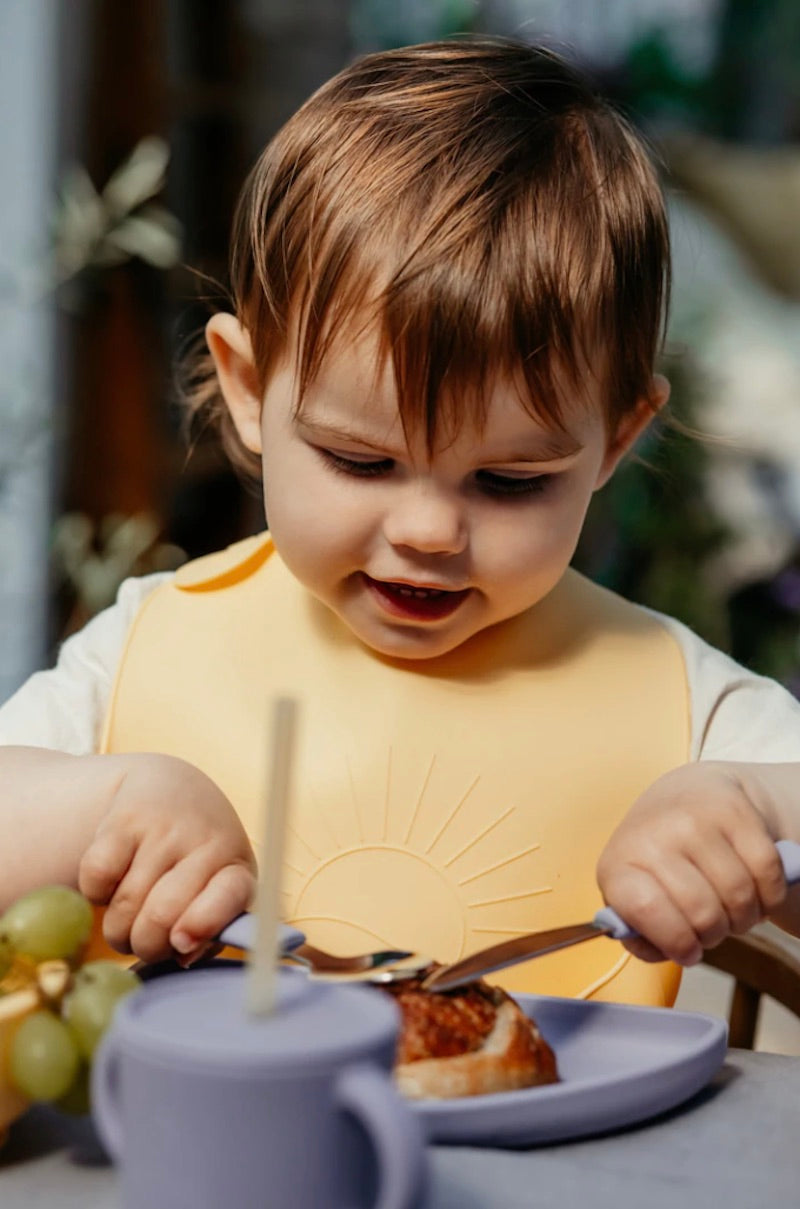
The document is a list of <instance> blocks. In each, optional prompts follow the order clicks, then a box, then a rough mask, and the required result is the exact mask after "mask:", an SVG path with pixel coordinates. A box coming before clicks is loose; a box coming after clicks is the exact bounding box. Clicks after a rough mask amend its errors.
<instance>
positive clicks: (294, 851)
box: [283, 748, 552, 961]
mask: <svg viewBox="0 0 800 1209" xmlns="http://www.w3.org/2000/svg"><path fill="white" fill-rule="evenodd" d="M465 763H466V761H463V762H462V766H461V768H460V769H459V772H458V774H454V773H453V771H452V768H451V770H450V772H449V774H448V773H446V772H445V771H444V770H443V768H442V763H441V761H439V760H438V758H437V755H436V754H433V755H431V756H430V757H429V758H427V763H424V762H422V761H421V760H420V759H419V758H417V759H416V760H412V759H409V758H408V756H407V755H404V756H403V759H402V760H400V759H399V758H397V757H396V756H395V759H394V760H393V751H392V749H391V748H390V749H389V750H388V752H385V755H384V761H383V766H382V768H379V767H374V769H373V773H372V775H371V776H368V775H365V776H362V777H361V779H360V780H359V781H358V782H357V781H356V779H355V778H354V776H353V773H352V766H353V765H352V761H350V760H348V759H346V758H345V757H343V756H342V755H341V753H339V769H338V770H337V772H338V775H336V776H334V775H332V772H331V768H330V764H329V763H327V762H325V771H326V775H325V777H324V778H321V777H319V776H317V777H316V778H315V783H314V784H313V785H312V784H308V783H306V784H305V785H302V786H301V787H300V791H299V792H298V793H297V794H296V805H295V809H294V810H293V813H292V818H291V822H290V826H289V831H288V836H287V852H286V858H285V863H284V871H283V898H284V904H283V907H284V917H285V918H287V919H289V920H291V921H292V923H294V924H295V925H296V926H298V927H300V928H302V929H303V931H304V932H306V934H307V935H308V936H309V939H310V940H312V941H313V942H315V943H317V944H319V945H321V946H323V947H325V948H330V949H332V950H333V951H334V952H340V953H347V952H355V951H358V950H361V949H363V948H365V947H368V948H375V947H376V946H386V947H389V946H398V945H399V946H403V947H406V948H409V949H411V950H413V951H414V952H416V953H425V954H427V955H429V956H431V957H433V958H435V959H436V960H439V961H452V960H455V959H456V958H457V957H460V956H461V955H463V954H464V953H467V952H471V951H474V950H475V949H477V948H481V947H483V946H484V945H487V944H490V943H492V942H493V941H494V940H495V939H496V940H500V939H504V938H508V937H511V936H514V935H519V934H523V933H525V932H530V931H531V930H532V929H533V928H534V927H535V926H537V924H536V919H535V907H534V904H535V902H536V900H537V899H539V898H540V896H542V895H547V894H549V893H550V891H551V890H552V887H551V886H550V885H549V884H547V883H546V880H543V878H542V872H541V868H538V869H537V864H540V862H538V861H537V854H538V853H539V850H540V848H541V844H540V843H539V842H537V841H535V840H534V839H533V837H532V836H531V834H530V824H529V821H528V825H527V827H526V825H525V820H524V818H523V817H522V814H523V812H520V811H519V810H518V809H517V807H516V805H515V803H514V802H512V801H498V800H497V794H496V792H495V793H492V792H491V791H490V789H489V787H488V785H487V784H485V783H484V779H483V778H482V777H481V775H480V773H477V772H475V771H473V772H472V773H470V772H469V771H465V769H464V764H465ZM532 911H533V912H534V913H533V914H532Z"/></svg>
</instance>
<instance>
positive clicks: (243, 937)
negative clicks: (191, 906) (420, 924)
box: [217, 911, 412, 975]
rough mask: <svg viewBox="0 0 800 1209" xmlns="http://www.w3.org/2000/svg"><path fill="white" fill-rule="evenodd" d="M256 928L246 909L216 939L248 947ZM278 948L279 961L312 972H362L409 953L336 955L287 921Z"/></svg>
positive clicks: (253, 939)
mask: <svg viewBox="0 0 800 1209" xmlns="http://www.w3.org/2000/svg"><path fill="white" fill-rule="evenodd" d="M255 930H256V919H255V916H254V915H252V914H251V913H250V912H249V911H245V913H244V914H243V915H239V916H237V918H236V919H234V920H232V922H231V923H229V924H228V925H227V926H226V927H225V928H223V929H222V931H221V932H220V934H219V936H218V937H217V939H218V941H219V942H220V944H225V945H230V946H231V947H232V948H234V949H251V948H252V947H253V944H254V942H255ZM279 947H280V954H281V959H282V960H285V961H289V962H293V963H294V964H296V965H300V966H303V968H304V969H307V970H309V971H310V972H311V973H313V974H337V975H348V974H353V975H355V974H364V973H367V972H369V971H370V970H377V969H380V967H381V966H385V965H391V964H393V963H394V962H397V961H403V960H404V958H406V957H411V956H412V954H411V953H409V951H408V950H407V949H378V950H377V951H376V952H374V953H357V954H355V955H353V956H351V957H339V956H337V955H336V954H334V953H326V952H325V950H324V949H318V948H317V947H316V946H315V945H310V944H307V943H306V938H305V934H304V933H303V932H301V931H299V929H297V928H292V927H291V926H290V925H289V924H281V925H280V931H279Z"/></svg>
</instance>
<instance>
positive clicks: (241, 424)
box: [206, 311, 261, 453]
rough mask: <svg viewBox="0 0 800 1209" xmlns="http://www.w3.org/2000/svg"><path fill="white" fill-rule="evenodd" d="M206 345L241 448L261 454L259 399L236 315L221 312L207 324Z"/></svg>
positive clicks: (249, 346)
mask: <svg viewBox="0 0 800 1209" xmlns="http://www.w3.org/2000/svg"><path fill="white" fill-rule="evenodd" d="M206 342H207V344H208V347H209V351H210V353H211V356H212V357H213V358H214V365H215V366H216V369H217V377H218V379H219V385H220V389H221V391H222V397H223V398H224V400H225V403H226V404H227V407H228V411H229V412H230V413H231V419H232V420H233V422H234V424H235V426H236V431H237V432H238V434H239V436H240V438H241V441H242V444H243V445H244V446H245V448H246V449H249V450H251V452H253V453H261V395H260V393H259V389H258V376H257V374H256V367H255V358H254V356H253V346H252V344H251V343H250V337H249V336H248V334H247V332H246V330H245V329H244V328H243V327H242V325H241V323H240V322H239V320H238V319H237V318H236V316H235V315H230V314H228V313H227V312H225V311H220V312H219V314H217V315H214V316H212V318H211V319H209V321H208V323H207V324H206Z"/></svg>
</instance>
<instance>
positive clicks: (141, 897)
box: [78, 754, 256, 961]
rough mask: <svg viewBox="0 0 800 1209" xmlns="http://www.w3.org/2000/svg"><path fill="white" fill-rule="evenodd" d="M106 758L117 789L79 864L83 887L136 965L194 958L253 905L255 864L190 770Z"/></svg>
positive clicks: (218, 795)
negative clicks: (115, 769)
mask: <svg viewBox="0 0 800 1209" xmlns="http://www.w3.org/2000/svg"><path fill="white" fill-rule="evenodd" d="M105 758H106V759H108V757H105ZM111 758H112V759H115V760H118V761H119V765H120V776H119V783H118V784H117V786H116V791H115V793H114V795H113V798H112V800H111V804H110V806H109V808H108V810H107V811H106V812H105V813H104V815H103V818H102V820H101V822H100V824H99V826H98V827H97V830H96V832H95V835H94V838H93V840H92V841H91V843H90V844H89V847H88V848H87V849H86V851H85V852H84V854H83V857H82V859H81V862H80V868H79V873H78V885H79V888H80V890H81V892H82V893H83V894H85V895H86V897H87V898H88V899H89V900H90V901H91V902H93V903H95V904H97V905H99V906H104V907H105V908H106V911H105V917H104V920H103V934H104V936H105V939H106V941H107V942H108V943H109V944H110V945H111V946H112V948H114V949H117V950H118V951H119V952H122V953H134V954H135V955H136V956H137V957H138V958H140V959H141V960H142V961H159V960H162V959H163V958H166V957H174V956H175V955H176V954H178V955H179V956H180V957H182V958H183V959H187V958H188V959H190V960H191V959H194V958H195V957H198V956H200V955H201V954H202V952H203V951H204V949H205V948H206V947H207V946H208V944H209V943H210V942H211V941H213V939H214V937H215V936H216V935H217V934H218V933H219V932H220V930H221V929H222V928H223V927H224V926H225V925H226V924H227V923H229V921H230V920H231V919H233V918H234V916H236V915H238V914H240V913H241V912H242V911H244V910H245V909H246V908H247V907H248V906H249V904H250V902H251V899H252V897H253V894H254V890H255V873H256V864H255V858H254V856H253V851H252V849H251V847H250V843H249V841H248V839H247V835H246V834H245V831H244V828H243V827H242V824H241V822H240V821H239V818H238V816H237V814H236V812H235V810H234V809H233V807H232V805H231V803H230V802H229V801H228V799H227V798H226V797H225V795H224V794H223V793H222V791H221V790H220V789H219V788H218V787H217V786H216V785H215V784H214V782H213V781H212V780H211V779H210V778H209V777H207V776H206V775H205V773H202V772H201V771H200V770H199V769H198V768H195V767H194V766H193V765H192V764H189V763H187V762H186V761H184V760H179V759H176V758H175V757H173V756H164V755H155V754H137V755H132V756H122V757H111Z"/></svg>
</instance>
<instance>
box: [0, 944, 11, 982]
mask: <svg viewBox="0 0 800 1209" xmlns="http://www.w3.org/2000/svg"><path fill="white" fill-rule="evenodd" d="M13 963H14V946H13V944H12V943H11V941H10V940H9V938H8V937H7V936H4V935H3V933H1V932H0V979H2V978H5V976H6V974H7V973H8V971H9V970H10V969H11V966H12V965H13Z"/></svg>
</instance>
